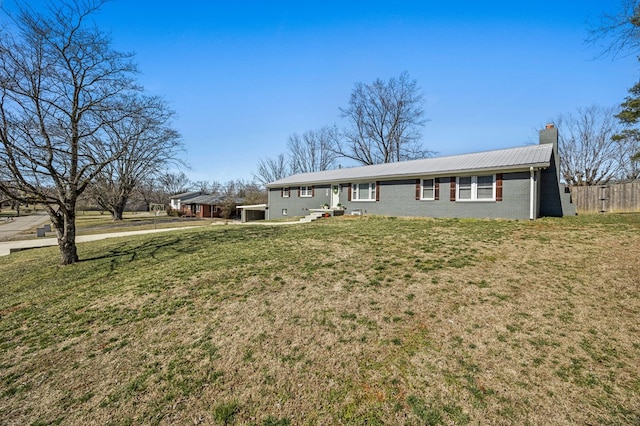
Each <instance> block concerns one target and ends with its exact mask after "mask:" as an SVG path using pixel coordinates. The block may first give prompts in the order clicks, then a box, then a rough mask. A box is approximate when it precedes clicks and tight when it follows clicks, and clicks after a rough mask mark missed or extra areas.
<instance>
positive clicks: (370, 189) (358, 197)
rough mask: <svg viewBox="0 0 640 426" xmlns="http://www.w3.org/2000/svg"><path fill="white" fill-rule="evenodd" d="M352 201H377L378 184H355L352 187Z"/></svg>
mask: <svg viewBox="0 0 640 426" xmlns="http://www.w3.org/2000/svg"><path fill="white" fill-rule="evenodd" d="M351 201H377V200H376V183H375V182H369V183H354V184H353V185H351Z"/></svg>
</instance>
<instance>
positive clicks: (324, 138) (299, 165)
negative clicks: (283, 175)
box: [287, 127, 339, 173]
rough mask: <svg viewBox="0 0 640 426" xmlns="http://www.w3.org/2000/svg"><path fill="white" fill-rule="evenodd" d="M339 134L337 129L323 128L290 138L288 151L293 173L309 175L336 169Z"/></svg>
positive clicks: (295, 134)
mask: <svg viewBox="0 0 640 426" xmlns="http://www.w3.org/2000/svg"><path fill="white" fill-rule="evenodd" d="M338 134H339V132H338V129H337V128H336V127H323V128H321V129H320V130H309V131H307V132H304V133H303V134H302V136H300V135H298V134H297V133H294V134H293V135H291V136H289V140H288V141H287V149H288V151H289V164H290V165H291V172H292V173H309V172H319V171H322V170H330V169H333V168H335V167H336V159H337V158H338V155H337V154H336V152H335V150H334V147H335V146H336V144H337V141H338V138H339V136H338Z"/></svg>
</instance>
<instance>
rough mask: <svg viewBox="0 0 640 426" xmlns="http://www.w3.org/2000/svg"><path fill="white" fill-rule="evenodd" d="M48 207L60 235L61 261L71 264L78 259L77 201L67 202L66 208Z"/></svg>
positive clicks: (58, 235) (64, 263)
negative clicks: (55, 208)
mask: <svg viewBox="0 0 640 426" xmlns="http://www.w3.org/2000/svg"><path fill="white" fill-rule="evenodd" d="M47 209H48V210H49V217H50V218H51V222H52V223H53V227H54V228H55V229H56V235H57V237H58V247H59V248H60V263H61V264H62V265H71V264H72V263H75V262H77V261H78V251H77V249H76V210H75V201H70V202H67V203H66V204H65V206H64V209H62V208H59V209H58V210H54V208H53V207H47Z"/></svg>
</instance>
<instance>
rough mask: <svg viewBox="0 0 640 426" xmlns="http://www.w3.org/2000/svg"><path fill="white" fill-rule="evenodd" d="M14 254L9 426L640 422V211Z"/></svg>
mask: <svg viewBox="0 0 640 426" xmlns="http://www.w3.org/2000/svg"><path fill="white" fill-rule="evenodd" d="M79 254H80V256H81V258H82V259H84V260H83V261H82V262H80V263H78V264H76V265H72V266H67V267H60V266H58V265H57V262H58V253H57V249H56V248H44V249H38V250H31V251H24V252H20V253H17V254H13V255H11V256H8V257H3V258H0V272H1V275H0V423H1V424H5V425H26V424H33V425H45V424H65V425H66V424H71V425H86V424H113V425H125V424H162V425H174V424H185V425H186V424H190V425H195V424H207V425H208V424H255V425H297V424H318V425H326V424H363V425H364V424H367V425H375V424H409V425H424V424H431V425H450V424H456V425H464V424H504V425H511V424H517V425H527V424H531V425H542V424H544V425H564V424H566V425H570V424H571V425H572V424H611V425H619V424H629V425H631V424H636V425H637V424H640V321H639V320H640V297H639V296H640V215H610V216H581V217H572V218H564V219H541V220H537V221H533V222H530V221H498V220H493V221H492V220H432V219H402V218H380V217H362V218H360V217H359V218H351V217H338V218H330V219H323V220H320V221H317V222H314V223H311V224H307V225H280V226H275V225H274V226H258V225H256V226H216V227H203V228H198V229H192V230H182V231H178V232H172V233H166V234H154V235H149V236H141V237H136V238H130V239H110V240H105V241H100V242H94V243H85V244H81V245H80V246H79Z"/></svg>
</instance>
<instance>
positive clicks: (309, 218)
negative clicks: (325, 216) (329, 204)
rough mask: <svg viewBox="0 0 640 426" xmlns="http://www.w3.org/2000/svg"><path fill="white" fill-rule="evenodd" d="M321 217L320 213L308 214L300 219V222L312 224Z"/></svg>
mask: <svg viewBox="0 0 640 426" xmlns="http://www.w3.org/2000/svg"><path fill="white" fill-rule="evenodd" d="M321 217H322V213H318V212H313V213H309V214H308V215H307V216H305V217H303V218H302V219H300V222H302V223H309V222H313V221H314V220H317V219H320V218H321Z"/></svg>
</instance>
